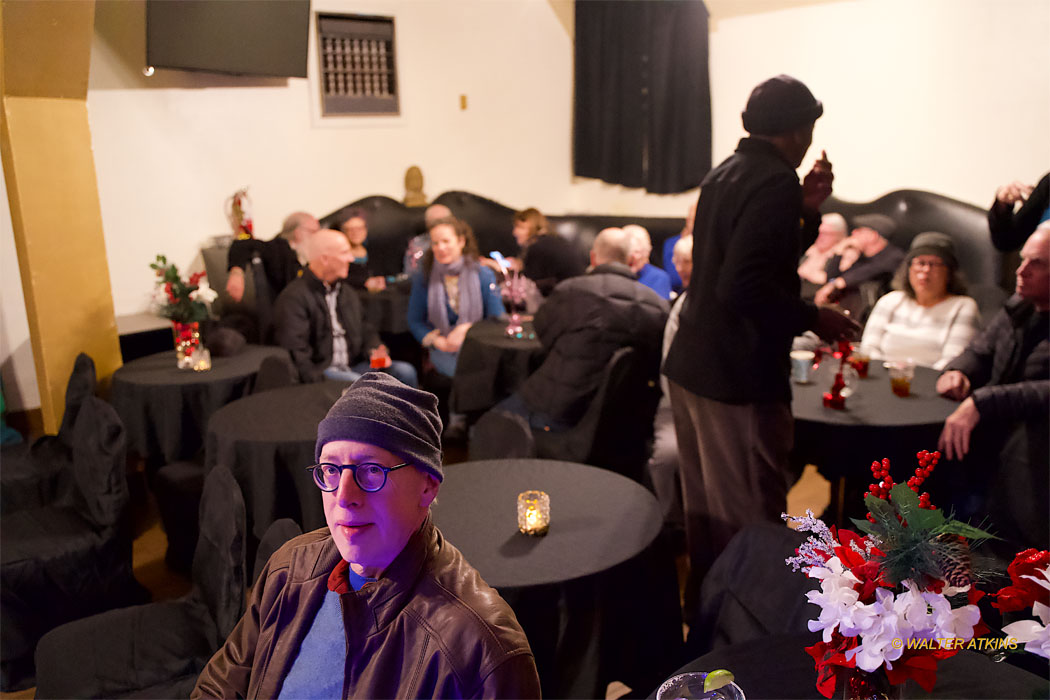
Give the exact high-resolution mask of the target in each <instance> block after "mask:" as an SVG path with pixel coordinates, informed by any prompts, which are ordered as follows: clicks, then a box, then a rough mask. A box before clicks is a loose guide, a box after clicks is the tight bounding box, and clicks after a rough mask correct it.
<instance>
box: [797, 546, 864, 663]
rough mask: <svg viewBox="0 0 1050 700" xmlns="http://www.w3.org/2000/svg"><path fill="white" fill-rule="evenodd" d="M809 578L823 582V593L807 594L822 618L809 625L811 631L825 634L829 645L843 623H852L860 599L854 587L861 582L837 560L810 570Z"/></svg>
mask: <svg viewBox="0 0 1050 700" xmlns="http://www.w3.org/2000/svg"><path fill="white" fill-rule="evenodd" d="M806 575H807V576H809V577H810V578H816V579H820V590H819V591H809V592H808V593H806V598H807V599H808V600H809V602H811V603H813V604H814V605H819V606H820V617H818V618H817V619H816V620H810V621H809V623H808V626H809V631H810V632H816V631H817V630H824V641H825V642H830V641H831V634H832V632H834V631H835V627H837V626H838V625H839V623H840V622H842V621H843V620H845V621H846V622H847V623H851V622H852V615H853V608H854V607H855V606H856V605H857V599H858V597H859V594H858V593H857V591H855V590H853V585H854V584H857V583H860V579H858V578H857V577H856V576H854V575H853V572H851V571H849V570H847V569H844V568H843V566H842V562H840V561H839V558H838V557H832V558H831V559H828V560H827V562H825V566H813V567H810V568H809V569H807V570H806Z"/></svg>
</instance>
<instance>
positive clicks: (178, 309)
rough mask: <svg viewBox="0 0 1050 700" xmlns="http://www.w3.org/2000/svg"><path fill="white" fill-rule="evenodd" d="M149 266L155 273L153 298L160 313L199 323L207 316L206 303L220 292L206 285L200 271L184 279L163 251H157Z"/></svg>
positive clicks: (181, 320)
mask: <svg viewBox="0 0 1050 700" xmlns="http://www.w3.org/2000/svg"><path fill="white" fill-rule="evenodd" d="M150 267H151V268H152V269H153V270H154V271H156V273H157V278H158V279H157V290H156V294H155V295H154V300H155V303H156V307H157V312H158V313H159V314H160V315H161V316H163V317H164V318H170V319H171V320H172V321H177V322H179V323H200V322H201V321H204V320H206V319H207V318H208V304H211V303H212V302H213V301H215V299H216V298H217V297H218V296H219V295H218V293H217V292H216V291H215V290H214V289H212V288H211V287H209V286H208V282H207V281H206V280H205V279H204V273H203V272H195V273H193V274H192V275H190V278H189V280H183V279H182V277H180V276H179V268H178V267H176V266H175V264H174V263H169V262H168V259H167V258H166V257H165V256H163V255H158V256H157V260H156V262H153V263H150Z"/></svg>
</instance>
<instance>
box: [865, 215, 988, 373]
mask: <svg viewBox="0 0 1050 700" xmlns="http://www.w3.org/2000/svg"><path fill="white" fill-rule="evenodd" d="M893 286H894V288H895V291H892V292H890V293H889V294H887V295H885V296H883V297H882V298H881V299H879V300H878V302H876V303H875V308H874V309H872V311H871V315H870V316H869V317H868V322H867V323H866V324H865V326H864V336H863V337H862V338H861V341H860V344H861V345H862V346H863V347H864V349H866V350H867V351H868V352H869V354H870V355H871V359H873V360H906V359H909V358H910V359H912V360H914V361H915V362H916V364H920V365H924V366H926V367H933V368H934V369H941V368H942V367H944V366H945V365H946V364H948V362H949V361H950V360H952V359H954V358H955V357H956V356H958V355H959V354H960V353H961V352H962V351H963V350H965V349H966V346H967V345H968V344H969V343H970V340H971V339H972V338H973V336H974V334H976V333H977V326H978V321H979V316H980V314H979V312H978V311H977V302H975V301H974V300H973V299H971V298H970V297H968V296H966V285H965V283H964V282H963V280H962V276H961V275H960V273H959V261H958V260H957V259H956V257H955V245H954V244H953V243H952V239H951V238H950V237H949V236H946V235H945V234H943V233H934V232H932V231H931V232H928V233H920V234H919V235H918V236H916V237H915V239H914V240H912V242H911V248H909V249H908V256H907V257H906V258H905V259H904V262H903V263H901V267H900V269H899V270H897V275H896V276H895V277H894V278H893Z"/></svg>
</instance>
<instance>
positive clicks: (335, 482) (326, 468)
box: [306, 462, 408, 493]
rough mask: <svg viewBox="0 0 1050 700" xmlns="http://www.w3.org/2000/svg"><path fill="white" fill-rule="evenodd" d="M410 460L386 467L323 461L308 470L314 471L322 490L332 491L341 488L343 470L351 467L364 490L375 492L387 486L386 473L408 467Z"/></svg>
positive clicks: (316, 481) (364, 463)
mask: <svg viewBox="0 0 1050 700" xmlns="http://www.w3.org/2000/svg"><path fill="white" fill-rule="evenodd" d="M407 466H408V462H402V463H401V464H398V465H396V466H393V467H384V466H383V465H382V464H375V463H374V462H363V463H361V464H330V463H328V462H321V463H320V464H315V465H313V466H312V467H307V468H306V470H307V471H310V472H313V475H314V483H315V484H317V488H319V489H321V490H322V491H326V492H328V493H331V492H332V491H335V490H336V489H337V488H339V480H340V479H341V478H342V476H343V470H344V469H349V470H350V471H351V472H353V474H354V481H356V482H357V485H358V486H360V487H361V490H362V491H367V492H368V493H375V492H376V491H379V490H380V489H382V488H383V487H384V486H386V475H387V474H389V473H390V472H392V471H394V470H395V469H400V468H401V467H407Z"/></svg>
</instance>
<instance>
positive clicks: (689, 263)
mask: <svg viewBox="0 0 1050 700" xmlns="http://www.w3.org/2000/svg"><path fill="white" fill-rule="evenodd" d="M672 262H673V263H674V269H675V272H677V273H678V276H679V277H680V278H681V279H682V286H683V287H688V286H689V279H690V278H691V277H692V276H693V256H692V254H690V255H680V256H677V257H675V258H674V259H673V260H672Z"/></svg>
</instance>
